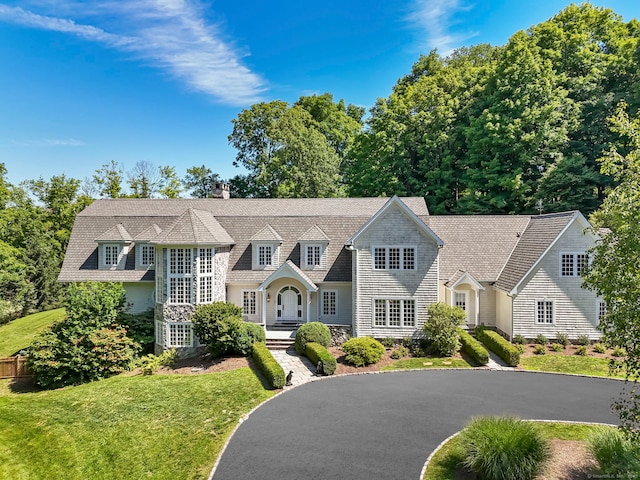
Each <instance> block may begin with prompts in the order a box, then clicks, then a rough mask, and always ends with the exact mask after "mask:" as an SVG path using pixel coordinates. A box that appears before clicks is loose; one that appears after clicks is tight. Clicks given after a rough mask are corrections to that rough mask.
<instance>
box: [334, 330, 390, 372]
mask: <svg viewBox="0 0 640 480" xmlns="http://www.w3.org/2000/svg"><path fill="white" fill-rule="evenodd" d="M342 351H343V352H344V353H346V356H345V360H346V361H347V362H348V363H350V364H351V365H355V366H356V367H363V366H365V365H371V364H372V363H376V362H379V361H380V359H381V358H382V356H383V355H384V351H385V350H384V347H383V346H382V344H381V343H380V342H379V341H377V340H376V339H374V338H371V337H360V338H350V339H349V340H347V341H346V342H344V343H343V344H342Z"/></svg>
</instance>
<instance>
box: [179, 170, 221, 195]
mask: <svg viewBox="0 0 640 480" xmlns="http://www.w3.org/2000/svg"><path fill="white" fill-rule="evenodd" d="M219 181H220V176H219V175H218V174H217V173H213V172H212V171H211V169H210V168H209V167H206V166H205V165H201V166H199V167H191V168H187V174H186V175H185V177H184V180H183V184H184V186H185V188H186V189H187V190H191V196H192V197H195V198H209V197H211V194H212V193H213V187H214V186H215V183H216V182H219Z"/></svg>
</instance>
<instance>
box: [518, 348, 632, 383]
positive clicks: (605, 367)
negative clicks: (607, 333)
mask: <svg viewBox="0 0 640 480" xmlns="http://www.w3.org/2000/svg"><path fill="white" fill-rule="evenodd" d="M520 367H522V368H523V369H525V370H539V371H542V372H560V373H575V374H580V375H593V376H596V377H608V376H609V360H607V359H606V358H597V357H581V356H577V355H576V356H572V355H553V354H546V355H538V356H535V357H526V358H521V359H520ZM612 376H613V377H617V378H624V376H623V375H620V374H618V375H612Z"/></svg>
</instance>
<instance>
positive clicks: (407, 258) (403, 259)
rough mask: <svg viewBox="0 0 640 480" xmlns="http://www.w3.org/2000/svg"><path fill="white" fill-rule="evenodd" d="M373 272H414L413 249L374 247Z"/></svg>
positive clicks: (414, 250)
mask: <svg viewBox="0 0 640 480" xmlns="http://www.w3.org/2000/svg"><path fill="white" fill-rule="evenodd" d="M373 268H374V270H415V268H416V249H415V247H374V248H373Z"/></svg>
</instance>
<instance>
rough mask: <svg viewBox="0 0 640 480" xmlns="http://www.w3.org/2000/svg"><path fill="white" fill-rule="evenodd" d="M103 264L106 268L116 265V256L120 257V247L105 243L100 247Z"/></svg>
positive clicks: (115, 244)
mask: <svg viewBox="0 0 640 480" xmlns="http://www.w3.org/2000/svg"><path fill="white" fill-rule="evenodd" d="M102 253H103V257H102V258H103V262H102V264H103V265H104V266H106V267H113V266H115V265H118V256H119V255H120V245H118V244H117V243H107V244H106V245H103V246H102Z"/></svg>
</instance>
